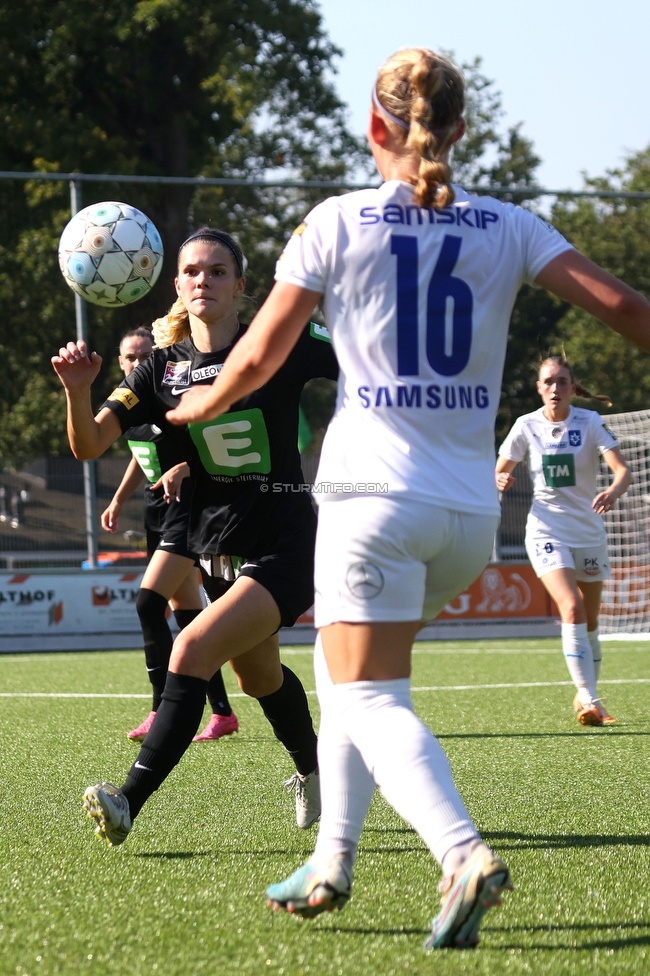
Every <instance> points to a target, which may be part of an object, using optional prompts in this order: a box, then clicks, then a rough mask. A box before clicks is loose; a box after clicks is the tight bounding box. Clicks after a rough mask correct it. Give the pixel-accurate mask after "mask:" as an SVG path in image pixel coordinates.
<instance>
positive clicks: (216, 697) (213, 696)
mask: <svg viewBox="0 0 650 976" xmlns="http://www.w3.org/2000/svg"><path fill="white" fill-rule="evenodd" d="M208 701H209V702H210V708H211V709H212V712H213V714H214V715H232V708H231V707H230V702H229V701H228V693H227V692H226V686H225V685H224V683H223V675H222V674H221V669H219V670H218V671H217V672H216V674H213V675H212V677H211V678H210V680H209V682H208Z"/></svg>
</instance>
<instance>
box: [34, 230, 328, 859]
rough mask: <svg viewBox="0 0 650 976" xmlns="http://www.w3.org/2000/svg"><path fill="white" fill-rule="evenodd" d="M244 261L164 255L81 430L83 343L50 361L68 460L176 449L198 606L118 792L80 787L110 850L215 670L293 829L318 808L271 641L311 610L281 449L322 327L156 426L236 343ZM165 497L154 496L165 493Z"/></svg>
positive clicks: (308, 523) (309, 522)
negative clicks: (204, 410)
mask: <svg viewBox="0 0 650 976" xmlns="http://www.w3.org/2000/svg"><path fill="white" fill-rule="evenodd" d="M244 270H245V265H244V258H243V255H242V253H241V250H240V248H239V247H238V245H237V244H236V243H235V242H234V241H233V239H232V238H231V237H229V236H228V235H227V234H224V233H222V232H219V231H213V230H209V229H203V230H201V231H198V232H197V233H196V234H194V235H192V237H190V238H189V239H188V240H187V241H186V242H185V243H184V244H183V245H182V247H181V249H180V252H179V263H178V276H177V278H176V290H177V292H178V295H179V300H178V301H177V302H176V303H175V304H174V306H172V309H171V310H170V313H169V315H168V316H167V325H168V328H169V335H167V336H164V335H162V334H160V332H157V333H156V343H157V345H158V346H160V345H162V344H167V343H168V345H166V348H156V349H155V350H154V353H153V356H152V357H151V358H150V359H149V360H147V361H146V362H145V363H143V364H142V366H141V367H140V368H139V369H137V370H135V371H134V373H133V374H132V375H131V376H130V377H128V378H125V379H124V381H123V382H122V384H121V385H120V386H119V387H118V388H117V390H115V391H114V392H113V393H112V394H111V396H110V397H109V398H108V400H107V401H106V403H105V404H104V406H103V407H102V409H101V410H100V411H99V413H98V414H97V417H93V415H92V410H91V407H90V396H89V390H90V385H91V383H92V381H93V380H94V378H95V376H96V375H97V372H98V370H99V367H100V364H101V359H100V357H99V356H98V355H97V354H96V353H92V355H91V356H90V357H89V356H88V354H87V348H86V345H85V343H83V342H79V343H74V342H71V343H68V345H67V346H66V347H63V348H61V349H60V350H59V355H58V356H54V357H53V359H52V363H53V366H54V368H55V369H56V371H57V373H58V374H59V377H60V379H61V381H62V383H63V385H64V386H65V388H66V395H67V401H68V434H69V437H70V444H71V447H72V450H73V452H74V454H75V456H76V457H78V458H90V457H98V456H99V455H100V454H102V453H103V452H104V451H105V450H106V449H107V447H108V446H109V445H110V444H111V443H112V442H113V441H114V440H115V439H116V438H117V437H119V435H120V434H121V433H122V431H123V430H125V429H127V428H128V427H131V426H133V425H134V424H137V423H142V422H149V423H155V424H156V425H157V426H159V427H160V428H161V429H162V430H164V431H165V432H167V433H169V435H170V436H173V432H174V431H176V436H177V437H179V438H180V439H181V455H182V456H183V457H186V458H187V459H188V460H189V463H190V468H191V471H192V479H193V483H194V493H193V498H192V506H191V515H190V531H189V535H188V540H189V545H190V548H191V549H192V550H193V551H195V552H197V553H199V557H200V564H201V570H202V574H203V582H204V587H205V589H206V592H207V594H208V597H209V598H210V600H212V601H213V602H212V603H211V605H210V606H209V607H207V608H206V610H204V611H203V612H202V613H201V614H199V616H198V617H197V618H196V619H195V620H194V621H192V623H191V624H189V625H188V626H187V627H186V628H185V629H184V630H183V631H181V633H180V634H179V636H178V637H177V638H176V641H175V643H174V648H173V651H172V657H171V660H170V665H169V673H168V676H167V682H166V685H165V691H164V694H163V699H162V704H161V706H160V708H159V709H158V712H157V713H156V718H155V720H154V722H153V725H152V727H151V731H150V732H149V734H148V736H147V739H146V742H145V743H144V744H143V746H142V748H141V750H140V754H139V756H138V758H137V760H136V762H135V764H134V765H133V766H132V768H131V770H130V771H129V773H128V776H127V778H126V781H125V783H124V785H123V786H122V788H121V789H118V788H116V787H114V786H112V785H111V784H107V783H103V784H99V785H97V786H92V787H89V788H88V789H87V790H86V794H85V803H84V805H85V808H86V810H87V812H88V814H89V815H90V816H91V817H94V818H95V819H96V820H97V823H98V826H97V833H99V834H100V836H102V837H104V838H105V839H106V840H107V841H108V843H109V844H110V845H116V844H120V843H122V842H123V841H124V840H125V839H126V837H127V835H128V832H129V831H130V829H131V825H132V821H133V818H134V817H135V816H136V815H137V813H138V812H139V810H140V809H141V807H142V806H143V804H144V803H145V802H146V800H147V799H148V797H149V796H150V795H151V794H152V793H153V792H154V791H155V790H156V789H157V788H158V787H159V786H160V785H161V783H162V782H163V781H164V779H165V778H166V777H167V776H168V774H169V773H170V771H171V770H172V769H173V768H174V766H175V765H176V763H177V762H178V761H179V760H180V758H181V756H182V755H183V753H184V752H185V750H186V749H187V747H188V745H189V743H190V742H191V740H192V736H193V735H194V733H195V732H196V729H197V726H198V723H199V721H200V718H201V712H202V709H203V704H204V702H205V694H206V687H207V682H208V680H209V678H210V677H211V676H212V675H213V674H214V672H215V671H216V669H217V668H219V667H221V665H222V664H224V663H225V661H230V662H231V664H232V667H233V669H234V670H235V672H236V674H237V677H238V680H239V683H240V687H241V688H242V690H243V691H245V692H246V693H247V694H249V695H251V696H252V697H255V698H257V699H258V700H259V701H260V704H261V706H262V709H263V710H264V713H265V715H266V717H267V718H268V720H269V722H270V723H271V726H272V727H273V730H274V732H275V734H276V736H277V737H278V738H279V739H280V741H281V742H282V743H283V744H284V746H285V748H286V749H287V751H288V752H289V754H290V755H291V757H292V759H293V761H294V763H295V766H296V770H297V772H296V774H295V775H294V776H293V777H292V778H291V780H290V781H289V782H290V783H292V784H293V785H294V786H295V788H296V814H297V820H298V824H299V826H302V827H307V826H309V824H310V823H313V822H314V820H315V819H317V817H318V815H319V810H320V797H319V783H318V773H317V762H316V737H315V734H314V731H313V727H312V723H311V717H310V715H309V708H308V705H307V699H306V696H305V693H304V689H303V688H302V685H301V684H300V681H299V680H298V678H297V677H296V675H294V674H293V672H291V671H290V670H289V669H288V668H286V667H285V666H284V665H282V664H281V663H280V657H279V649H278V638H277V631H278V629H279V627H281V626H283V625H284V626H287V625H291V624H293V623H294V622H295V621H296V619H297V618H298V616H299V615H300V614H301V613H302V612H303V611H304V610H306V609H307V608H308V607H309V606H310V605H311V603H312V600H313V582H312V574H313V546H314V536H315V525H316V517H315V513H314V511H313V508H312V504H311V500H310V497H309V493H308V491H306V490H304V489H305V488H306V486H303V483H302V482H303V478H302V471H301V468H300V457H299V454H298V450H297V437H298V403H299V398H300V393H301V390H302V388H303V386H304V384H305V382H306V381H307V380H308V379H310V378H312V377H315V376H327V377H331V378H334V377H335V376H336V373H337V367H336V362H335V358H334V355H333V351H332V348H331V345H330V343H329V337H328V336H327V333H326V331H325V330H323V329H322V328H321V327H319V326H315V325H313V324H308V325H306V327H305V329H304V331H303V334H302V336H301V338H300V339H299V341H298V343H297V345H296V347H295V349H294V352H293V353H292V355H291V356H290V357H289V359H288V360H287V362H286V364H285V366H284V367H283V368H282V369H281V370H280V371H279V372H278V373H277V374H276V375H275V376H274V378H273V379H272V380H271V381H270V382H269V383H268V384H267V385H266V386H264V387H262V388H261V389H259V390H257V391H255V392H254V393H252V394H250V396H247V397H245V398H244V399H243V400H241V401H239V402H238V403H236V404H234V405H233V408H232V410H231V411H230V412H229V413H227V414H225V415H223V416H222V417H220V418H219V419H218V420H217V421H215V422H209V423H205V424H203V423H202V424H193V425H190V427H189V428H174V427H172V426H171V425H169V424H168V423H167V421H166V419H165V413H166V411H167V410H169V409H170V408H172V407H173V406H174V405H175V404H176V403H177V402H178V396H180V395H181V394H182V393H184V392H185V391H186V390H188V389H190V388H191V387H192V386H194V385H198V384H201V383H211V382H212V380H213V379H214V377H215V375H216V374H217V373H218V372H219V370H220V368H221V366H222V364H223V362H224V360H225V359H226V357H227V355H228V353H229V352H230V350H231V349H232V348H233V346H234V345H235V344H236V342H237V340H238V339H239V338H240V337H241V336H242V335H243V334H244V332H245V327H243V326H242V325H241V324H240V323H239V321H238V319H237V305H238V301H239V299H240V298H241V296H242V294H243V292H244V288H245V278H244ZM165 490H166V491H169V487H168V488H166V489H165Z"/></svg>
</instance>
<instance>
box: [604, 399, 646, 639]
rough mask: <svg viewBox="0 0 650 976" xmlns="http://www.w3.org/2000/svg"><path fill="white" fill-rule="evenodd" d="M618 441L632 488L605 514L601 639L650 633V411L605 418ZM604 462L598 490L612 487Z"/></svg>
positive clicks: (612, 415)
mask: <svg viewBox="0 0 650 976" xmlns="http://www.w3.org/2000/svg"><path fill="white" fill-rule="evenodd" d="M603 420H604V422H605V423H606V424H607V426H608V427H609V428H610V430H611V431H612V433H613V434H614V435H615V436H616V437H617V438H618V441H619V445H620V448H621V451H622V453H623V455H624V457H625V459H626V460H627V462H628V464H629V466H630V471H631V474H632V484H631V485H630V487H629V489H628V490H627V492H626V493H625V494H624V495H623V496H622V497H621V498H619V500H618V501H617V503H616V505H615V506H614V508H613V509H612V511H611V512H607V514H606V515H604V516H603V518H604V521H605V528H606V530H607V544H608V547H609V556H610V562H611V566H612V577H611V579H610V580H608V581H607V582H606V583H605V586H604V588H603V603H602V607H601V611H600V632H601V634H602V635H604V636H614V635H621V637H624V636H625V635H640V634H645V635H650V410H637V411H634V412H632V413H617V414H610V415H609V416H603ZM610 481H611V473H610V471H609V469H608V468H607V466H606V465H605V464H604V462H601V470H600V474H599V476H598V491H602V490H603V489H604V488H606V487H607V485H609V484H610Z"/></svg>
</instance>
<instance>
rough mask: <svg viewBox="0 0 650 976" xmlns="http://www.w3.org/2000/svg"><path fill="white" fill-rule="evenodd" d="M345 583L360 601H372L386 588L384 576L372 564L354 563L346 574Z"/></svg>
mask: <svg viewBox="0 0 650 976" xmlns="http://www.w3.org/2000/svg"><path fill="white" fill-rule="evenodd" d="M345 582H346V584H347V587H348V589H349V591H350V593H352V595H353V596H356V597H357V598H358V599H359V600H372V599H373V598H374V597H376V596H379V594H380V593H381V591H382V590H383V588H384V574H383V573H382V571H381V570H380V569H379V567H378V566H374V565H373V564H372V563H353V564H352V565H351V566H350V568H349V569H348V571H347V573H346V576H345Z"/></svg>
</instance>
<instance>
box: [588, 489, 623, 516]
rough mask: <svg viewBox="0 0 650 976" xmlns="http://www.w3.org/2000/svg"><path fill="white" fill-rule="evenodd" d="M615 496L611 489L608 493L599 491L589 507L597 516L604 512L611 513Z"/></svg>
mask: <svg viewBox="0 0 650 976" xmlns="http://www.w3.org/2000/svg"><path fill="white" fill-rule="evenodd" d="M616 498H617V496H616V495H613V494H612V492H611V489H610V490H609V491H601V492H600V493H599V494H598V495H596V497H595V498H594V500H593V502H592V503H591V507H592V508H593V510H594V512H595V513H596V514H597V515H604V514H605V512H611V510H612V509H613V508H614V505H615V504H616Z"/></svg>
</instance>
